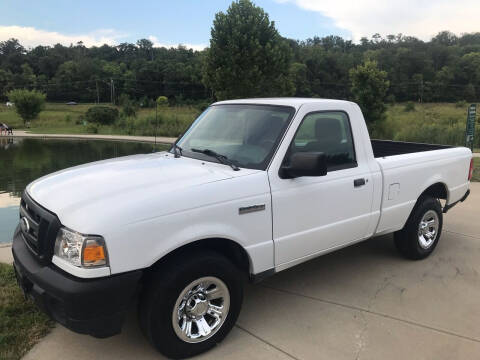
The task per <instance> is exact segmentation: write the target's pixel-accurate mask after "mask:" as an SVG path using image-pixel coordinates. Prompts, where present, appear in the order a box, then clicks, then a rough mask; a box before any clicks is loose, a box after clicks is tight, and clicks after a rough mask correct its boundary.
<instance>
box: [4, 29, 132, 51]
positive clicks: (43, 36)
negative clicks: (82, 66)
mask: <svg viewBox="0 0 480 360" xmlns="http://www.w3.org/2000/svg"><path fill="white" fill-rule="evenodd" d="M125 37H126V34H122V33H119V32H117V31H115V30H111V29H101V30H96V31H94V32H91V33H86V34H77V35H67V34H61V33H58V32H55V31H46V30H41V29H36V28H34V27H28V26H15V25H14V26H0V41H4V40H8V39H10V38H15V39H18V40H19V41H20V44H22V45H23V46H25V47H27V48H28V47H35V46H37V45H55V44H59V43H60V44H63V45H66V46H68V45H70V44H76V43H77V42H79V41H83V44H84V45H85V46H94V45H95V46H101V45H103V44H109V45H114V44H117V43H118V42H119V40H120V39H122V38H125Z"/></svg>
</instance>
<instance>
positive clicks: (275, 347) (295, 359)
mask: <svg viewBox="0 0 480 360" xmlns="http://www.w3.org/2000/svg"><path fill="white" fill-rule="evenodd" d="M235 327H236V328H238V329H240V330H242V331H243V332H246V333H247V334H249V335H250V336H253V337H254V338H255V339H257V340H259V341H261V342H263V343H264V344H267V345H268V346H270V347H272V348H274V349H275V350H277V351H280V352H281V353H282V354H285V355H287V356H288V357H289V358H292V359H294V360H300V359H299V358H297V357H295V356H293V355H292V354H289V353H288V352H286V351H285V350H282V349H280V348H279V347H277V346H275V345H273V344H272V343H270V342H268V341H267V340H264V339H262V338H261V337H260V336H258V335H255V334H254V333H252V332H251V331H249V330H247V329H245V328H244V327H242V326H240V325H238V324H236V325H235Z"/></svg>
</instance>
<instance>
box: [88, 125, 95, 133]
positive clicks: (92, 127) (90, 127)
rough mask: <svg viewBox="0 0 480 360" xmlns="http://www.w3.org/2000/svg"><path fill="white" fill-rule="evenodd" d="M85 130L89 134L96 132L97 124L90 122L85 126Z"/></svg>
mask: <svg viewBox="0 0 480 360" xmlns="http://www.w3.org/2000/svg"><path fill="white" fill-rule="evenodd" d="M87 132H89V133H91V134H98V126H97V125H94V124H90V125H88V126H87Z"/></svg>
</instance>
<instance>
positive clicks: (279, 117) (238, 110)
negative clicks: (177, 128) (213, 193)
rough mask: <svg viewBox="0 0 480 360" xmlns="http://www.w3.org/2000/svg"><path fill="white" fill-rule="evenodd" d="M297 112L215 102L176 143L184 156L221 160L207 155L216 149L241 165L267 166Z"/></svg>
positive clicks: (289, 109)
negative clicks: (216, 103) (217, 103)
mask: <svg viewBox="0 0 480 360" xmlns="http://www.w3.org/2000/svg"><path fill="white" fill-rule="evenodd" d="M294 112H295V109H294V108H292V107H288V106H270V105H237V104H235V105H233V104H232V105H227V104H224V105H213V106H210V107H209V108H208V109H207V110H205V112H204V113H203V114H201V115H200V116H199V117H198V118H197V120H195V121H194V122H193V124H192V125H191V126H190V128H189V129H188V130H187V131H186V133H185V134H184V135H183V136H182V138H181V139H180V140H179V141H178V142H177V144H178V146H180V147H181V149H182V155H183V156H187V157H192V158H197V159H201V160H205V161H213V162H218V159H216V158H215V157H212V156H209V155H208V153H210V152H211V151H214V152H215V153H217V154H220V155H222V156H225V157H226V158H227V159H228V160H229V161H231V162H232V163H233V164H235V165H237V166H239V167H244V168H250V169H259V170H265V169H266V168H267V166H268V164H269V162H270V159H271V158H272V156H273V154H274V152H275V150H276V148H277V145H278V143H279V141H280V139H281V138H282V136H283V134H284V132H285V129H286V128H287V127H288V124H289V123H290V120H291V119H292V117H293V114H294ZM193 150H195V151H193ZM201 150H207V151H206V152H205V151H203V152H201Z"/></svg>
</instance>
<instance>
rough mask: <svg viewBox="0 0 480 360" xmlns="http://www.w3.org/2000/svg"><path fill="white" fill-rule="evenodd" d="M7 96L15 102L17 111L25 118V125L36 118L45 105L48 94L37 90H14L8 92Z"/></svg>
mask: <svg viewBox="0 0 480 360" xmlns="http://www.w3.org/2000/svg"><path fill="white" fill-rule="evenodd" d="M7 97H8V99H9V100H10V101H11V102H13V103H15V111H16V112H17V113H18V115H20V117H21V118H22V119H23V124H24V125H25V124H26V123H27V121H32V120H33V119H36V118H37V117H38V114H40V112H41V111H42V110H43V108H44V107H45V98H46V96H45V94H43V93H41V92H39V91H37V90H26V89H17V90H12V91H9V92H8V93H7Z"/></svg>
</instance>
